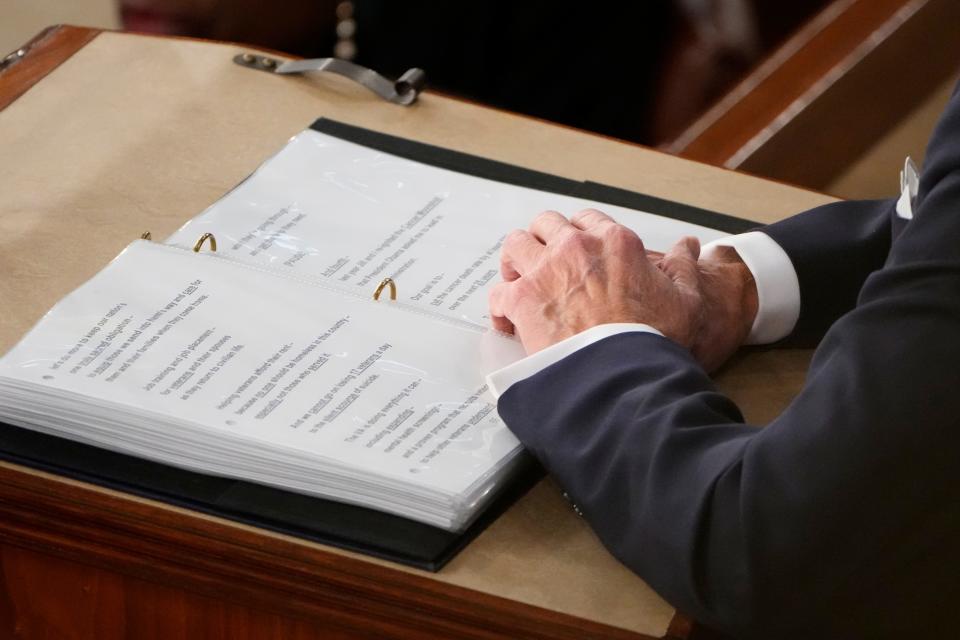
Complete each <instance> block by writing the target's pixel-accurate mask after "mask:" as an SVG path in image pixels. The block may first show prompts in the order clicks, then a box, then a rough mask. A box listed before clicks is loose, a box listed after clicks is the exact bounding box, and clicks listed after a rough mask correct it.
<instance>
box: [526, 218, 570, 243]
mask: <svg viewBox="0 0 960 640" xmlns="http://www.w3.org/2000/svg"><path fill="white" fill-rule="evenodd" d="M574 229H575V228H574V226H573V225H572V224H570V221H569V220H567V218H566V216H563V215H561V214H559V213H557V212H556V211H544V212H543V213H541V214H540V215H538V216H537V217H536V218H534V220H533V222H531V223H530V233H531V234H533V236H534V237H535V238H536V239H537V240H539V241H540V242H542V243H543V244H547V243H548V242H550V241H551V240H554V239H555V238H557V237H558V236H559V235H561V234H563V233H564V232H570V231H573V230H574Z"/></svg>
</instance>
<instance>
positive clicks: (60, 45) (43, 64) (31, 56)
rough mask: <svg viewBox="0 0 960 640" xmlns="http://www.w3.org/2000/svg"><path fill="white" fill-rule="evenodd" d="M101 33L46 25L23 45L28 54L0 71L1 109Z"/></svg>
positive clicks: (79, 28)
mask: <svg viewBox="0 0 960 640" xmlns="http://www.w3.org/2000/svg"><path fill="white" fill-rule="evenodd" d="M100 32H101V29H92V28H88V27H73V26H69V25H54V26H52V27H47V28H46V29H44V30H43V31H41V32H40V33H39V34H37V35H36V36H34V37H33V38H32V39H31V40H30V41H29V42H27V43H26V44H24V45H23V46H22V47H20V48H21V49H25V50H26V54H25V55H24V56H23V57H22V58H20V59H19V60H17V61H15V62H13V63H12V64H11V65H10V66H9V67H7V68H6V69H3V70H2V71H0V111H2V110H3V109H5V108H6V107H7V106H8V105H9V104H10V103H11V102H13V101H14V100H16V99H17V98H19V97H20V96H22V95H23V94H24V93H26V92H27V91H28V90H29V89H30V87H32V86H33V85H35V84H37V83H38V82H40V81H41V80H43V79H44V78H45V77H46V76H47V75H48V74H49V73H50V72H51V71H53V70H54V69H56V68H57V67H59V66H60V65H61V64H63V62H64V61H66V60H67V59H69V58H70V56H72V55H73V54H75V53H76V52H77V51H79V50H80V49H82V48H83V47H84V46H86V44H87V43H88V42H90V41H91V40H93V39H94V38H96V37H97V35H98V34H99V33H100ZM0 55H2V53H0Z"/></svg>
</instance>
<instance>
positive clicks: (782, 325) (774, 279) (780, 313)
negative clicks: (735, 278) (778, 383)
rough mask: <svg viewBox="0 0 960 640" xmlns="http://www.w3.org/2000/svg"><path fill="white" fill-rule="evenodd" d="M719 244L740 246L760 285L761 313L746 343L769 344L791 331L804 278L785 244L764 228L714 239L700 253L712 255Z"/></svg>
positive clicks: (759, 302)
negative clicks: (767, 232) (794, 265)
mask: <svg viewBox="0 0 960 640" xmlns="http://www.w3.org/2000/svg"><path fill="white" fill-rule="evenodd" d="M716 247H732V248H733V249H734V250H736V252H737V253H738V254H739V255H740V259H741V260H743V263H744V264H745V265H746V266H747V268H748V269H750V273H752V274H753V280H754V282H755V283H756V285H757V302H758V305H757V317H756V318H754V320H753V326H752V327H751V328H750V335H748V336H747V341H746V343H747V344H769V343H771V342H776V341H777V340H780V339H781V338H785V337H787V336H788V335H790V333H791V332H792V331H793V328H794V327H795V326H796V324H797V318H799V317H800V282H799V280H797V271H796V269H794V267H793V262H791V261H790V256H788V255H787V252H786V251H784V250H783V247H781V246H780V245H779V244H777V243H776V242H775V241H774V240H773V238H771V237H770V236H768V235H767V234H765V233H763V232H761V231H750V232H748V233H741V234H740V235H736V236H729V237H727V238H721V239H719V240H714V241H713V242H711V243H709V244H706V245H704V247H703V249H702V251H701V252H700V255H701V256H703V257H709V255H710V253H711V252H712V251H713V250H714V249H715V248H716Z"/></svg>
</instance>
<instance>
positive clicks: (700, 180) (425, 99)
mask: <svg viewBox="0 0 960 640" xmlns="http://www.w3.org/2000/svg"><path fill="white" fill-rule="evenodd" d="M246 50H248V49H246V48H244V47H241V46H236V45H231V44H221V43H211V42H201V41H195V40H187V39H172V38H159V37H150V36H141V35H133V34H126V33H111V32H98V31H94V30H87V29H79V28H74V27H55V28H52V29H49V30H47V31H46V32H44V33H43V34H41V35H40V36H38V37H37V38H36V39H34V40H33V41H32V42H31V43H29V44H28V45H26V46H25V47H24V49H23V50H22V51H21V52H20V54H17V55H15V56H14V57H13V58H11V59H10V60H9V61H8V63H7V65H6V67H5V68H3V69H2V70H0V150H2V152H0V194H2V198H0V303H2V307H3V313H2V314H0V352H3V351H6V350H7V349H8V348H9V347H11V346H12V345H13V344H14V343H15V342H16V341H17V340H18V339H19V338H20V337H21V336H22V335H23V334H24V333H25V332H26V331H27V330H28V329H29V328H30V327H31V326H32V325H33V323H35V322H36V321H37V320H38V319H39V318H40V317H41V316H42V314H43V313H44V312H45V311H46V310H47V309H48V308H50V307H51V306H52V305H53V304H54V303H56V302H57V300H59V299H60V298H61V297H63V296H64V295H65V294H67V293H68V292H69V291H71V290H72V289H74V288H75V287H77V286H78V285H79V284H81V283H82V282H84V281H85V280H86V279H88V278H89V277H91V276H92V275H93V274H94V273H96V272H97V271H98V270H99V269H101V268H102V267H103V266H104V265H105V264H107V262H109V261H110V260H111V259H112V258H113V257H114V256H115V255H116V254H117V253H118V252H120V251H121V250H122V249H123V247H124V246H125V245H126V244H127V243H128V242H130V241H131V240H133V239H135V238H138V237H140V234H141V233H142V232H143V231H145V230H147V229H149V230H150V231H152V232H153V235H154V237H157V238H163V237H165V236H166V235H168V234H169V233H171V232H172V231H174V230H175V229H176V228H177V227H179V226H180V225H181V224H182V223H183V222H184V221H186V220H187V219H189V218H190V217H192V216H194V215H196V214H197V213H199V212H200V211H202V210H203V209H204V208H205V207H207V206H208V205H209V204H210V203H212V202H214V201H215V200H216V199H217V198H219V197H220V196H221V195H222V194H223V193H225V192H226V191H227V190H229V189H230V188H231V187H233V186H234V185H236V184H237V183H238V182H240V181H241V180H243V179H244V178H245V177H246V176H247V175H248V174H249V173H250V172H251V171H252V170H253V169H254V168H256V167H257V165H258V164H260V162H262V161H263V160H264V159H265V158H267V157H269V156H270V155H271V154H273V153H274V152H275V151H277V150H278V149H279V148H280V147H281V146H282V145H283V144H284V142H285V141H286V140H287V139H288V138H289V137H290V136H292V135H293V134H295V133H296V132H298V131H300V130H302V129H303V128H305V127H307V126H308V125H309V124H310V123H311V122H312V121H313V120H314V119H315V118H317V117H320V116H326V117H330V118H335V119H337V120H341V121H344V122H347V123H351V124H356V125H360V126H363V127H367V128H370V129H374V130H377V131H381V132H384V133H389V134H394V135H398V136H403V137H407V138H410V139H414V140H419V141H422V142H427V143H431V144H436V145H440V146H443V147H448V148H452V149H455V150H459V151H464V152H468V153H472V154H475V155H479V156H484V157H488V158H492V159H495V160H500V161H504V162H508V163H512V164H516V165H521V166H525V167H530V168H533V169H538V170H541V171H546V172H549V173H554V174H557V175H561V176H565V177H569V178H573V179H576V180H594V181H599V182H604V183H607V184H610V185H613V186H617V187H622V188H625V189H630V190H633V191H638V192H642V193H647V194H650V195H653V196H658V197H661V198H667V199H672V200H676V201H682V202H685V203H688V204H692V205H696V206H699V207H703V208H707V209H712V210H715V211H720V212H724V213H729V214H733V215H736V216H740V217H744V218H748V219H752V220H756V221H758V222H770V221H774V220H777V219H779V218H782V217H784V216H786V215H789V214H791V213H794V212H797V211H800V210H803V209H806V208H809V207H811V206H815V205H818V204H822V203H824V202H826V201H828V200H829V198H828V197H827V196H823V195H820V194H817V193H813V192H809V191H804V190H800V189H796V188H793V187H789V186H785V185H782V184H776V183H772V182H768V181H765V180H761V179H759V178H755V177H750V176H746V175H741V174H737V173H734V172H731V171H727V170H723V169H717V168H713V167H710V166H707V165H703V164H699V163H696V162H692V161H688V160H683V159H679V158H675V157H671V156H668V155H664V154H661V153H658V152H656V151H653V150H650V149H646V148H643V147H639V146H635V145H630V144H625V143H622V142H618V141H615V140H610V139H605V138H602V137H599V136H595V135H591V134H588V133H584V132H581V131H575V130H572V129H567V128H563V127H559V126H555V125H552V124H548V123H544V122H539V121H535V120H532V119H529V118H525V117H521V116H518V115H514V114H509V113H503V112H499V111H495V110H492V109H488V108H484V107H481V106H478V105H473V104H467V103H464V102H460V101H457V100H454V99H451V98H447V97H443V96H439V95H435V94H431V93H427V94H425V95H423V96H422V97H421V99H420V101H419V102H418V103H417V104H415V105H414V106H413V107H410V108H405V107H399V106H396V105H392V104H388V103H386V102H384V101H382V100H381V99H379V98H377V97H376V96H374V95H373V94H372V93H370V92H368V91H366V90H365V89H363V88H360V87H358V86H355V85H353V84H351V83H350V82H348V81H346V80H343V79H341V78H338V77H330V76H314V77H297V78H294V77H280V76H274V75H271V74H265V73H260V72H257V71H252V70H250V69H245V68H242V67H240V66H238V65H236V64H234V63H233V61H232V58H233V57H234V56H235V55H236V54H238V53H241V52H244V51H246ZM571 213H572V212H571ZM807 359H808V354H807V353H806V352H803V351H753V352H749V353H745V354H744V355H742V356H741V357H739V359H738V360H737V361H736V362H735V363H733V364H732V365H731V366H730V367H728V368H727V369H726V370H725V371H724V373H723V374H722V375H721V376H720V378H719V385H720V387H721V388H722V389H723V390H724V391H726V392H727V393H729V394H730V395H731V396H733V398H734V399H736V400H737V401H738V402H739V403H740V405H741V406H742V407H743V409H744V411H745V413H746V415H747V416H748V418H749V419H750V420H753V421H757V422H763V421H766V420H768V419H770V418H771V417H773V416H774V415H776V414H777V413H778V412H779V411H780V409H781V408H782V407H783V406H785V404H786V403H787V402H788V401H789V399H790V398H791V397H792V395H793V394H794V393H795V392H796V390H797V389H798V388H799V386H800V384H801V382H802V379H803V375H804V372H805V370H806V364H807ZM696 633H697V629H696V625H694V624H693V622H692V621H690V620H688V619H687V618H685V617H683V616H682V615H681V614H678V613H677V612H676V611H675V610H674V609H673V608H672V607H671V606H670V605H669V604H668V603H666V602H664V601H663V600H662V599H661V598H660V597H659V596H658V595H657V594H656V593H654V592H653V591H652V590H651V589H650V588H649V587H648V586H647V585H646V584H644V583H643V581H642V580H640V579H639V578H638V577H636V576H635V575H633V574H632V573H630V572H629V571H628V570H627V569H625V568H624V567H622V566H621V565H619V564H618V563H617V562H616V561H615V560H614V559H613V558H612V557H611V556H610V555H609V554H608V553H607V552H606V551H605V550H604V549H603V548H602V547H601V546H600V544H599V542H598V541H597V539H596V538H595V537H594V535H593V534H592V532H591V531H590V529H589V528H588V527H587V525H586V523H585V522H583V521H582V520H581V519H580V518H578V517H577V516H576V515H575V514H574V513H573V511H572V510H571V508H570V506H569V505H568V504H567V503H566V502H565V501H564V499H563V498H562V497H561V495H560V493H559V491H558V490H557V488H556V487H555V485H554V484H552V483H551V482H550V481H549V480H545V481H542V482H541V483H540V484H539V485H537V486H536V487H535V488H534V489H533V490H532V491H530V492H529V493H528V494H527V495H526V496H524V497H523V498H521V499H520V500H519V501H518V502H517V503H516V504H514V505H513V506H512V507H511V508H510V509H509V510H508V511H507V512H506V513H505V514H504V515H503V516H501V517H500V518H499V519H498V520H497V521H496V522H494V523H493V525H492V526H490V527H489V528H488V529H487V530H486V531H485V532H483V533H482V534H481V535H480V536H479V537H478V538H477V539H476V540H474V541H473V542H472V543H471V544H470V545H469V546H467V547H466V548H465V549H464V550H463V551H462V552H461V553H460V554H459V555H458V556H457V557H456V558H455V559H454V560H453V561H452V562H451V563H450V564H449V565H447V566H446V567H445V568H443V569H442V570H441V571H439V572H438V573H435V574H434V573H427V572H423V571H418V570H413V569H408V568H404V567H400V566H396V565H392V564H390V563H388V562H384V561H378V560H375V559H371V558H369V557H365V556H361V555H357V554H352V553H348V552H344V551H340V550H336V549H333V548H329V547H325V546H322V545H319V544H315V543H312V542H307V541H303V540H299V539H295V538H291V537H287V536H283V535H280V534H276V533H271V532H267V531H263V530H259V529H256V528H253V527H250V526H245V525H242V524H237V523H234V522H231V521H226V520H222V519H218V518H215V517H210V516H207V515H203V514H199V513H195V512H191V511H189V510H186V509H181V508H177V507H174V506H170V505H167V504H161V503H158V502H153V501H149V500H145V499H141V498H137V497H134V496H131V495H127V494H124V493H120V492H117V491H112V490H109V489H105V488H102V487H98V486H94V485H90V484H85V483H83V482H78V481H74V480H68V479H66V478H63V477H59V476H57V475H53V474H50V473H44V472H42V471H39V470H35V469H30V468H25V467H20V466H17V465H13V464H9V463H3V464H0V636H2V637H5V638H6V637H18V638H20V637H22V638H53V637H56V638H97V639H102V640H111V639H114V638H133V637H135V638H163V639H167V638H258V639H259V638H300V639H306V638H356V637H375V638H570V639H581V638H624V639H626V638H651V637H652V638H660V637H670V638H689V637H691V634H693V635H696Z"/></svg>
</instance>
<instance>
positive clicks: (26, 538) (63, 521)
mask: <svg viewBox="0 0 960 640" xmlns="http://www.w3.org/2000/svg"><path fill="white" fill-rule="evenodd" d="M0 505H2V510H3V512H4V513H5V515H4V518H3V519H2V520H0V541H2V542H3V543H9V544H11V545H14V546H18V547H23V548H27V549H31V550H35V551H39V552H41V553H50V554H54V555H57V556H60V557H64V558H67V559H69V560H73V561H77V562H81V563H84V564H88V565H94V566H97V567H100V568H104V569H107V570H110V571H117V572H119V573H123V574H125V575H130V576H133V577H136V578H140V579H144V580H147V581H151V582H155V583H160V584H167V585H171V586H174V587H177V588H181V589H186V590H188V591H192V592H195V593H199V594H202V595H207V596H212V597H215V598H218V599H225V600H229V601H233V602H237V603H240V604H244V605H248V606H252V607H256V608H258V609H267V610H270V611H276V612H282V613H284V614H289V615H293V616H296V617H299V618H304V619H307V620H312V621H315V622H322V623H323V624H324V625H333V626H335V627H339V628H341V629H343V630H346V631H362V632H364V633H367V634H370V633H377V634H381V637H390V638H394V637H401V638H421V637H456V638H500V637H502V638H506V637H516V638H542V639H548V638H556V639H570V640H579V639H581V638H585V637H589V638H609V639H611V640H642V639H647V640H653V639H652V638H651V637H650V636H645V635H641V634H638V633H635V632H632V631H629V630H626V629H621V628H617V627H612V626H609V625H605V624H601V623H597V622H592V621H588V620H584V619H582V618H577V617H575V616H572V615H569V614H565V613H559V612H556V611H551V610H547V609H543V608H541V607H537V606H533V605H528V604H524V603H520V602H517V601H514V600H510V599H507V598H503V597H500V596H496V595H491V594H488V593H483V592H478V591H475V590H472V589H468V588H465V587H460V586H457V585H452V584H448V583H444V582H440V581H438V580H434V579H431V578H430V577H429V576H428V575H424V574H421V573H415V572H413V571H405V570H402V569H398V568H395V567H393V566H391V565H389V564H387V563H385V562H378V561H372V560H370V559H368V558H366V557H362V556H357V555H355V554H348V553H345V552H337V551H333V550H330V549H328V548H327V547H324V546H322V545H320V544H315V543H311V542H306V541H303V540H300V539H297V538H293V537H290V536H286V535H283V534H277V533H273V532H268V531H263V530H260V529H257V528H255V527H250V526H245V525H239V524H236V523H233V522H230V521H226V520H223V519H221V518H218V517H214V516H208V515H204V514H199V513H196V512H193V511H190V510H188V509H182V508H178V507H173V506H169V505H165V504H159V503H156V502H154V501H152V500H148V499H143V498H139V497H136V496H131V495H128V494H124V493H122V492H118V491H112V490H109V489H104V488H101V487H95V486H90V485H87V484H86V483H83V482H79V481H75V480H70V479H66V478H62V477H59V476H56V475H53V474H49V473H45V472H41V471H37V470H34V469H29V468H25V467H20V466H18V465H14V464H10V463H3V462H0ZM692 626H693V625H692V623H691V622H690V621H689V620H688V619H686V618H684V617H682V616H675V618H674V620H673V621H672V622H671V624H670V627H669V631H668V633H667V636H666V637H667V638H671V639H673V638H676V639H682V638H685V637H687V634H688V632H689V631H690V630H691V629H692ZM681 633H682V634H683V635H678V634H681Z"/></svg>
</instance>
